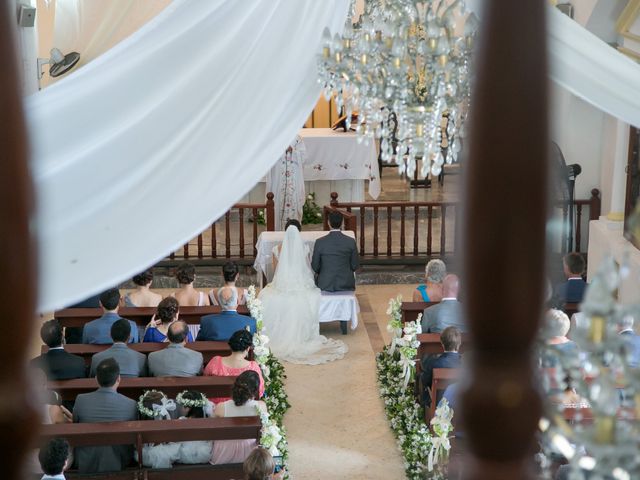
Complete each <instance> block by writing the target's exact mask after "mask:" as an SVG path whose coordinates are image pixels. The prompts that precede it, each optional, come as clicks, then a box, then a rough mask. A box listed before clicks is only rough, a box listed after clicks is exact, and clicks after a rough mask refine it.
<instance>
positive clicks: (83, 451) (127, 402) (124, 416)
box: [73, 358, 138, 473]
mask: <svg viewBox="0 0 640 480" xmlns="http://www.w3.org/2000/svg"><path fill="white" fill-rule="evenodd" d="M96 378H97V380H98V385H100V388H98V390H96V391H95V392H91V393H83V394H80V395H78V396H77V397H76V403H75V405H74V407H73V421H74V423H102V422H124V421H131V420H137V419H138V409H137V406H136V402H135V400H131V399H130V398H127V397H125V396H124V395H120V394H119V393H118V391H117V390H118V385H119V384H120V368H119V367H118V363H117V362H116V361H115V360H114V359H113V358H107V359H106V360H103V361H102V362H100V364H99V365H98V367H97V368H96ZM75 457H76V461H77V464H78V471H79V472H80V473H101V472H113V471H119V470H122V469H123V468H125V467H127V466H128V465H129V463H131V460H132V459H133V445H113V446H112V445H109V446H102V447H76V449H75Z"/></svg>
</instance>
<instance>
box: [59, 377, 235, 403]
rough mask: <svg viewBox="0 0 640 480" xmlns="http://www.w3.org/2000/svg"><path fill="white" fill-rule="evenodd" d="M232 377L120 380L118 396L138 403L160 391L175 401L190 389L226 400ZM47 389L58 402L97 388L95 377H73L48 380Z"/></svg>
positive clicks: (229, 394)
mask: <svg viewBox="0 0 640 480" xmlns="http://www.w3.org/2000/svg"><path fill="white" fill-rule="evenodd" d="M235 379H236V377H139V378H123V379H121V380H120V385H119V386H118V393H121V394H122V395H124V396H126V397H129V398H132V399H134V400H138V398H139V397H140V395H142V394H143V393H144V391H145V390H154V389H155V390H161V391H162V392H164V393H165V394H166V395H167V396H168V397H171V398H175V396H176V395H178V394H179V393H180V392H182V391H183V390H187V389H193V390H197V391H199V392H202V393H204V394H205V395H206V396H207V397H230V396H231V388H232V387H233V382H234V381H235ZM47 388H48V389H49V390H53V391H55V392H58V394H59V395H60V397H61V398H62V400H65V401H69V400H75V398H76V397H77V396H78V395H79V394H81V393H89V392H93V391H94V390H96V389H97V388H98V382H97V380H96V379H95V378H74V379H72V380H58V381H50V382H48V384H47Z"/></svg>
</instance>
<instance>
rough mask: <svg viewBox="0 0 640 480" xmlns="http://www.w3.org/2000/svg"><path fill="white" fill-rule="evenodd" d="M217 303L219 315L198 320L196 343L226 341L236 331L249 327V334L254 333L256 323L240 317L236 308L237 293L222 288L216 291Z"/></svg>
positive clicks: (245, 316) (233, 289) (243, 316)
mask: <svg viewBox="0 0 640 480" xmlns="http://www.w3.org/2000/svg"><path fill="white" fill-rule="evenodd" d="M218 302H219V303H220V307H221V308H222V312H221V313H217V314H215V313H214V314H211V315H205V316H204V317H202V318H201V319H200V330H199V331H198V336H197V337H196V340H197V341H203V340H211V341H221V342H222V341H227V340H229V339H230V338H231V335H233V334H234V333H235V332H237V331H238V330H242V329H245V328H247V327H249V330H250V331H251V333H256V321H255V320H254V319H253V318H251V317H249V316H248V315H240V314H239V313H238V312H237V311H236V309H237V308H238V291H237V290H236V289H235V288H232V287H222V288H221V289H220V290H218Z"/></svg>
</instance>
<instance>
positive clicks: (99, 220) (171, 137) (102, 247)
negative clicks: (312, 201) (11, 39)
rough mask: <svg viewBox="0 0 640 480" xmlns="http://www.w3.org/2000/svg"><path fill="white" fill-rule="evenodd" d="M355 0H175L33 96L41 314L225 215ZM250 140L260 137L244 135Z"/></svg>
mask: <svg viewBox="0 0 640 480" xmlns="http://www.w3.org/2000/svg"><path fill="white" fill-rule="evenodd" d="M347 9H348V0H323V1H318V0H244V1H241V2H240V1H228V0H207V1H187V0H175V1H174V2H172V3H171V4H170V5H169V6H167V7H166V8H165V9H164V10H163V11H162V12H161V13H160V14H159V15H158V16H157V17H155V18H154V19H152V20H151V21H150V22H149V23H147V24H146V25H145V26H143V27H142V28H141V29H140V30H139V31H137V32H136V33H134V34H133V35H131V36H130V37H128V38H127V39H125V40H124V41H122V42H121V43H119V44H118V45H116V46H115V47H114V48H112V49H111V50H109V51H107V52H106V53H105V54H104V55H102V56H100V57H98V58H97V59H95V60H94V61H92V62H90V63H89V64H87V65H85V66H84V67H82V68H80V69H79V70H77V71H76V72H75V73H72V74H70V75H69V76H68V77H67V78H65V79H64V80H61V81H59V82H57V83H56V84H54V85H52V86H51V87H49V88H47V89H45V90H43V91H41V92H39V93H37V94H35V95H33V96H31V97H28V98H27V100H26V112H27V120H28V123H29V127H30V132H31V140H32V170H33V176H34V181H35V186H36V192H37V207H38V212H37V222H36V224H35V227H36V228H37V235H38V240H39V248H40V251H39V262H40V275H39V302H38V309H39V310H40V311H50V310H52V309H54V308H59V307H62V306H65V305H68V304H70V303H73V302H75V301H78V300H80V299H82V298H84V297H87V296H89V295H91V294H94V293H96V292H99V291H101V290H103V289H105V288H108V287H110V286H113V285H115V284H117V283H119V282H121V281H123V280H125V279H127V278H130V277H131V276H132V275H133V274H135V273H137V272H139V271H140V270H142V269H144V268H146V267H148V266H149V265H152V264H153V263H155V262H156V261H158V260H159V259H161V258H163V257H165V256H166V255H167V254H168V253H169V252H171V251H172V250H174V249H176V248H178V247H179V246H180V245H182V244H183V243H185V242H186V241H188V240H189V239H190V238H192V237H193V236H194V235H195V234H197V233H198V232H200V231H202V230H203V229H204V228H206V227H207V226H208V225H210V224H211V222H212V221H213V220H215V219H217V218H219V217H220V216H221V215H222V214H224V212H226V211H227V210H228V208H229V207H230V206H231V205H232V204H233V203H235V202H236V201H237V200H238V199H239V198H241V197H242V196H243V195H244V194H245V193H246V192H247V191H249V189H251V187H253V185H254V184H255V183H256V182H257V181H259V180H260V179H261V178H262V177H263V176H264V175H265V174H266V172H267V171H268V170H269V169H270V168H271V166H272V165H273V163H274V162H275V161H276V160H277V158H278V157H279V156H280V155H281V154H282V152H283V151H284V150H285V149H286V147H287V145H288V144H289V142H290V141H291V139H292V138H294V136H295V134H296V133H297V131H298V129H299V128H300V127H301V126H302V124H303V123H304V121H305V119H306V117H307V116H308V114H309V112H310V111H311V110H312V108H313V106H314V104H315V102H316V101H317V98H318V95H319V85H318V83H317V80H316V76H317V73H316V66H315V65H316V54H317V52H318V51H319V50H320V47H321V37H322V30H323V29H324V27H325V26H328V27H329V28H330V29H331V30H332V31H339V30H340V29H341V28H342V26H343V24H344V21H345V18H346V14H347ZM247 139H250V141H247Z"/></svg>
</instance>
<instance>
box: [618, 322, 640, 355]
mask: <svg viewBox="0 0 640 480" xmlns="http://www.w3.org/2000/svg"><path fill="white" fill-rule="evenodd" d="M618 330H619V333H620V335H621V336H622V338H624V340H625V347H626V348H625V354H626V358H627V362H628V364H629V366H630V367H631V368H637V367H638V366H640V336H638V335H637V334H636V333H635V332H634V331H633V317H632V316H631V315H625V316H624V317H622V320H620V324H619V325H618Z"/></svg>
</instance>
